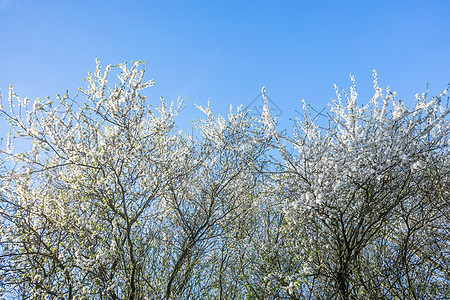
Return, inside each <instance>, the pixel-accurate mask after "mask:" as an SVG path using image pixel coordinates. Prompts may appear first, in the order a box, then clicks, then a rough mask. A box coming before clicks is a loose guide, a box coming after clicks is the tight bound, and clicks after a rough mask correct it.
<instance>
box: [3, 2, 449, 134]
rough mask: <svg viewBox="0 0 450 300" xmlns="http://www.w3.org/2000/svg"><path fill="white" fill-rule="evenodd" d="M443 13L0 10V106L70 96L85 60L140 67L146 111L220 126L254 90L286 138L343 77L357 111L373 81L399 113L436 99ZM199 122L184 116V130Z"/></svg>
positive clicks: (404, 5)
mask: <svg viewBox="0 0 450 300" xmlns="http://www.w3.org/2000/svg"><path fill="white" fill-rule="evenodd" d="M449 11H450V1H448V0H447V1H430V0H428V1H190V2H188V1H170V2H169V1H137V0H136V1H131V0H130V1H112V0H110V1H61V0H59V1H45V0H41V1H37V0H0V43H1V44H0V45H1V47H0V88H1V91H2V94H3V95H4V100H6V98H5V96H6V95H7V91H8V86H9V84H12V85H14V87H15V89H16V92H17V93H18V94H19V95H21V96H23V97H30V98H35V97H42V98H43V97H45V96H47V95H49V96H51V97H53V96H54V95H56V94H57V93H62V92H64V91H65V90H66V89H67V90H69V93H70V94H72V95H73V94H75V93H76V91H77V88H78V87H79V86H83V82H82V78H84V77H85V75H86V72H87V71H88V70H94V68H95V58H99V59H100V61H101V62H102V65H103V66H106V65H107V64H110V63H111V64H117V63H121V62H124V61H131V60H140V59H141V60H144V61H145V60H147V61H149V62H148V65H147V67H146V70H147V74H148V79H151V78H153V79H155V80H156V86H155V87H152V88H150V90H149V91H148V93H147V94H148V96H149V100H150V101H152V102H154V103H157V102H158V101H159V97H160V96H164V97H165V98H166V99H167V100H172V99H176V97H178V96H179V95H181V97H186V98H190V99H192V100H194V101H195V102H197V103H199V104H201V105H205V104H206V102H207V100H208V99H211V103H212V107H213V109H215V111H217V112H219V113H222V114H226V113H227V111H228V107H229V104H230V103H233V105H238V104H244V105H247V104H249V103H250V102H251V101H252V100H253V99H254V98H255V97H256V96H257V95H258V93H259V91H260V90H261V87H262V86H263V85H264V86H266V89H267V94H268V95H269V97H270V98H271V99H272V101H274V102H275V103H276V104H277V106H278V107H279V108H280V109H281V110H282V111H283V114H282V116H281V117H280V125H282V127H290V125H291V122H290V121H289V119H291V118H294V117H295V116H297V113H296V110H300V109H301V99H305V100H306V101H307V103H310V104H311V105H312V106H313V107H315V108H317V109H319V110H320V109H322V108H324V107H326V105H327V103H328V102H329V101H330V98H331V97H334V95H335V94H334V88H333V84H334V83H336V84H337V85H338V86H342V87H344V88H347V87H348V86H349V85H350V80H349V74H350V73H353V74H354V75H355V77H356V80H357V86H358V91H359V94H360V103H365V102H367V101H368V100H369V99H370V98H371V96H372V91H373V89H372V70H373V69H376V70H377V72H378V75H379V82H380V84H381V85H382V86H387V85H390V86H391V87H392V89H393V90H395V91H398V95H399V99H403V100H405V101H406V102H407V103H413V100H414V99H413V97H414V94H415V93H417V92H422V91H424V90H425V88H426V84H427V82H429V83H430V91H431V94H433V95H434V94H438V93H440V92H441V91H442V90H443V89H444V88H445V86H446V85H447V83H449V81H450V51H449V49H450V18H449ZM191 106H192V105H191ZM198 115H199V114H198V113H197V112H195V110H194V109H190V108H187V109H186V110H185V112H184V114H183V118H182V119H186V120H189V119H191V118H194V117H198ZM5 124H6V123H5V122H4V121H0V133H1V134H2V136H4V132H5V130H4V128H5ZM183 126H184V125H183Z"/></svg>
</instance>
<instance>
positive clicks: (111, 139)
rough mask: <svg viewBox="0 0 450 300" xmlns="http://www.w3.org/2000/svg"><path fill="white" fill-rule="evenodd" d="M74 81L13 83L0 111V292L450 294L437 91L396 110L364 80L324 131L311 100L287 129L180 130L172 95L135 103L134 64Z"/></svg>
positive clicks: (79, 295)
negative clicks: (34, 91)
mask: <svg viewBox="0 0 450 300" xmlns="http://www.w3.org/2000/svg"><path fill="white" fill-rule="evenodd" d="M114 74H116V75H117V80H115V81H113V84H111V83H110V82H109V78H111V76H112V75H114ZM86 80H87V83H88V87H87V88H86V89H81V90H80V93H79V95H80V97H76V98H74V99H72V98H71V97H69V96H68V95H67V94H66V95H63V96H60V95H58V96H57V97H56V99H55V100H54V101H53V100H51V99H50V98H47V99H46V100H39V99H37V100H35V101H34V102H33V103H30V100H29V99H28V98H24V99H23V98H21V97H19V96H18V95H17V94H16V93H15V92H14V90H13V89H12V88H11V89H10V91H9V95H8V102H9V103H8V104H7V105H5V106H6V108H5V107H3V105H2V107H0V113H1V114H2V116H3V117H4V118H5V119H6V120H8V121H9V122H10V124H11V129H12V131H11V134H10V135H9V136H8V138H7V141H6V149H4V150H1V151H2V152H1V155H2V160H1V162H0V166H1V169H0V184H1V186H0V188H1V190H0V216H1V217H0V238H1V239H0V296H2V297H4V298H19V299H34V298H39V297H42V296H43V297H44V298H45V297H46V298H48V299H58V298H64V299H66V298H67V299H312V298H316V299H359V298H369V299H372V298H373V299H378V298H399V299H437V298H445V297H448V296H450V290H449V288H448V281H449V280H450V270H449V265H450V261H449V259H450V257H449V250H450V240H449V238H448V237H449V236H450V232H449V231H450V227H449V221H450V220H449V218H450V211H449V209H450V206H449V204H450V201H449V190H450V184H449V179H450V177H449V171H450V161H449V158H448V142H449V129H450V125H449V122H448V113H449V108H448V106H445V107H444V106H443V103H442V102H443V98H444V97H445V95H446V93H447V90H446V91H445V92H444V93H443V94H442V95H440V96H439V97H436V98H433V99H432V100H431V101H429V100H427V95H426V93H424V94H423V95H422V96H417V103H416V106H415V107H414V108H413V109H410V110H408V109H407V108H406V106H405V105H404V104H403V103H402V102H401V101H397V100H395V94H394V93H391V92H390V91H389V89H388V90H387V91H386V92H385V93H383V91H382V89H381V88H380V87H379V86H378V84H377V81H376V75H375V81H374V84H375V96H374V97H373V98H372V100H371V101H370V102H369V103H368V104H367V105H365V106H358V105H357V102H356V98H357V93H356V88H355V86H352V88H351V92H350V95H347V94H345V92H344V95H345V97H346V101H345V103H342V99H341V95H340V94H339V93H338V98H337V100H336V101H335V102H334V104H333V105H332V106H331V113H330V114H327V115H326V117H327V119H328V121H329V126H328V128H325V129H324V128H320V127H319V126H318V125H317V122H316V121H315V119H316V118H315V117H313V116H312V115H311V114H310V113H309V112H308V111H307V110H306V108H305V117H304V119H302V120H298V122H297V123H296V126H295V129H296V130H295V134H294V136H292V137H291V136H288V135H286V134H284V133H280V132H278V131H277V128H276V126H275V125H276V124H275V123H276V122H275V121H274V120H273V118H272V117H271V116H270V109H269V107H268V106H267V103H266V104H265V106H264V111H263V114H262V116H261V118H260V119H259V120H257V119H254V118H251V117H250V116H249V115H248V112H247V111H246V110H244V109H242V108H238V109H236V110H233V109H230V113H229V115H228V116H227V118H224V117H222V116H216V115H214V114H213V113H212V111H211V109H210V108H209V105H208V106H207V107H198V108H199V109H200V110H201V111H202V112H203V113H204V114H205V116H204V118H202V119H200V120H199V121H197V122H196V123H195V127H194V129H193V133H192V134H190V135H188V134H184V133H183V132H176V131H175V130H174V122H175V119H176V116H177V115H178V113H179V112H180V111H181V101H179V102H177V103H175V104H174V103H172V104H168V103H165V102H164V101H161V103H160V104H159V105H157V106H152V105H150V104H149V103H148V100H146V98H145V97H144V96H143V95H142V90H143V89H145V88H147V87H150V86H152V85H153V82H152V81H149V82H146V81H144V69H143V68H141V64H140V63H139V62H138V63H134V64H132V65H131V66H129V65H127V64H123V65H119V66H108V67H106V68H105V69H104V70H102V68H101V67H100V65H99V64H97V69H96V71H95V72H94V73H93V74H90V73H89V75H88V77H87V79H86ZM263 93H264V90H263ZM79 98H83V100H84V103H81V101H79V100H78V99H79ZM15 140H20V141H22V142H21V144H20V145H21V147H27V146H29V148H30V150H29V151H27V150H15V149H14V147H13V146H14V144H15V145H17V144H16V143H14V141H15ZM274 150H275V151H276V150H279V153H280V155H275V156H271V155H270V154H273V151H274Z"/></svg>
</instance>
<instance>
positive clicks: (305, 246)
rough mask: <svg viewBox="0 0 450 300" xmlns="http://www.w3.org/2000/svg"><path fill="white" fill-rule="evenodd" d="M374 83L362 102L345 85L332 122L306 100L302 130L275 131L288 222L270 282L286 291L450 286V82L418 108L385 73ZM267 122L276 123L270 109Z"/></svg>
mask: <svg viewBox="0 0 450 300" xmlns="http://www.w3.org/2000/svg"><path fill="white" fill-rule="evenodd" d="M374 85H375V95H374V97H373V98H372V100H371V101H370V102H369V103H368V104H367V105H365V106H362V107H360V106H358V105H357V102H356V98H357V92H356V87H355V86H354V85H353V86H352V87H351V92H350V95H347V94H345V93H344V94H345V96H346V103H345V104H343V103H342V100H341V95H340V93H339V92H338V99H337V101H335V102H334V105H332V106H331V114H330V115H328V116H327V117H328V120H329V127H328V128H326V129H325V130H323V129H321V128H319V126H318V125H317V124H316V123H315V119H314V118H313V117H312V116H311V114H308V112H307V110H306V108H305V118H304V119H303V120H298V123H297V126H296V132H295V136H294V137H293V138H289V137H283V136H281V135H280V134H278V133H276V132H275V131H272V132H271V134H272V135H273V136H274V137H276V138H277V139H278V140H279V141H280V142H279V148H280V150H281V154H282V155H283V162H284V165H283V167H282V172H280V173H279V174H277V175H276V180H277V181H278V182H280V183H279V184H278V190H277V194H274V196H273V197H277V198H278V199H280V200H279V201H280V203H282V204H283V205H284V207H283V214H284V215H285V216H286V218H285V220H286V226H287V227H288V228H287V229H285V228H282V230H281V231H279V232H284V233H285V235H286V238H283V239H282V240H278V241H275V244H274V245H272V249H279V248H280V245H286V244H287V248H286V247H284V249H282V250H281V251H280V252H281V253H279V254H278V255H277V260H276V262H277V263H278V265H275V266H274V265H273V264H272V265H271V266H270V268H274V270H273V271H271V269H270V268H268V269H267V268H266V270H267V272H266V273H267V274H265V276H266V277H265V281H266V282H267V281H270V283H271V284H272V286H275V287H278V289H275V291H278V292H280V293H281V294H282V295H285V296H286V297H292V298H296V299H297V298H309V297H311V296H314V297H318V298H326V299H332V298H339V299H360V298H373V299H375V298H376V299H378V298H396V297H397V298H399V299H419V298H420V299H424V298H427V299H436V298H443V297H447V296H448V295H449V293H450V291H449V289H448V280H449V278H450V277H449V268H448V266H449V263H450V260H449V259H450V257H449V256H448V250H449V249H450V244H449V239H448V236H449V229H450V227H449V225H448V224H449V222H448V221H449V219H448V216H449V210H448V209H449V208H448V203H449V202H448V201H449V198H448V196H449V194H448V186H449V185H448V180H449V177H448V174H449V168H448V167H449V159H448V149H449V148H448V147H449V129H450V125H449V122H448V113H449V108H448V106H446V107H443V106H442V98H443V97H444V96H445V94H446V93H447V92H448V89H447V90H446V91H445V92H444V93H443V94H442V95H441V96H439V97H436V98H434V99H433V100H432V101H428V100H427V95H426V93H424V94H423V95H422V96H421V97H420V96H419V95H417V103H416V106H415V107H414V108H413V109H412V110H411V111H408V110H407V108H406V107H405V105H404V103H403V102H402V101H396V100H395V93H392V92H390V90H389V89H387V91H386V93H385V94H383V92H382V89H381V88H380V87H379V86H378V84H377V77H376V74H375V80H374ZM380 102H381V106H380V104H379V103H380ZM390 105H393V110H391V109H390ZM265 120H266V127H267V128H272V130H273V128H274V126H273V122H272V121H271V119H270V117H268V116H266V118H265ZM282 139H284V140H285V141H287V142H289V143H290V145H292V150H289V149H288V148H287V146H286V145H283V144H282ZM269 246H270V244H269ZM293 250H294V252H293ZM286 257H287V258H288V259H286ZM280 261H281V262H285V263H284V264H280V263H279V262H280ZM293 266H294V267H295V268H294V269H292V267H293ZM277 296H279V297H281V296H280V295H277Z"/></svg>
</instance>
